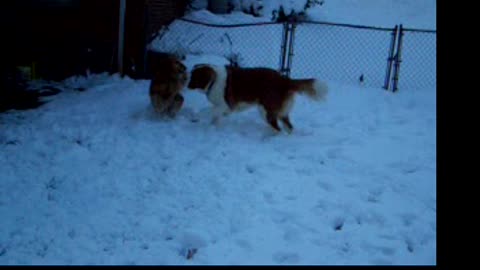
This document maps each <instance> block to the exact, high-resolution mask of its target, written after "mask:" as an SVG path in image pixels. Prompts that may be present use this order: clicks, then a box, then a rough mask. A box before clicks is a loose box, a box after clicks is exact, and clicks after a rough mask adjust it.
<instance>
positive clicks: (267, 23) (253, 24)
mask: <svg viewBox="0 0 480 270" xmlns="http://www.w3.org/2000/svg"><path fill="white" fill-rule="evenodd" d="M179 20H180V21H185V22H189V23H194V24H200V25H204V26H210V27H220V28H233V27H247V26H257V25H273V24H283V23H281V22H256V23H236V24H214V23H205V22H199V21H195V20H190V19H185V18H180V19H179Z"/></svg>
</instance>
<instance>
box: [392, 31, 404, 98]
mask: <svg viewBox="0 0 480 270" xmlns="http://www.w3.org/2000/svg"><path fill="white" fill-rule="evenodd" d="M402 41H403V25H401V24H400V30H399V33H398V44H397V54H396V55H395V64H394V66H393V92H396V91H397V90H398V79H399V75H400V63H401V62H402Z"/></svg>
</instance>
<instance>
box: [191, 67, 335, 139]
mask: <svg viewBox="0 0 480 270" xmlns="http://www.w3.org/2000/svg"><path fill="white" fill-rule="evenodd" d="M187 88H189V89H202V90H203V91H205V92H206V95H207V98H208V100H209V101H210V102H211V103H212V104H213V121H214V122H218V120H219V118H220V117H221V116H225V115H228V114H229V113H231V112H235V111H241V110H243V109H245V108H248V107H250V106H251V105H258V106H259V108H260V111H261V113H262V114H263V115H264V117H265V120H266V121H267V122H268V123H269V124H270V126H271V127H272V128H273V129H275V130H276V131H281V129H280V127H279V125H278V122H277V121H278V120H280V121H281V122H282V123H283V124H284V127H285V128H286V130H287V132H288V133H291V132H292V130H293V125H292V123H291V122H290V119H289V117H288V113H289V112H290V110H291V109H292V106H293V102H294V96H295V94H296V93H300V94H305V95H307V96H308V97H310V98H312V99H314V100H324V99H325V98H326V95H327V92H328V86H327V84H326V83H325V82H322V81H319V80H316V79H297V80H296V79H290V78H288V77H286V76H283V75H281V74H280V73H279V72H278V71H276V70H274V69H270V68H261V67H258V68H239V67H230V66H216V65H209V64H201V65H196V66H194V68H193V70H192V72H191V76H190V80H189V83H188V86H187Z"/></svg>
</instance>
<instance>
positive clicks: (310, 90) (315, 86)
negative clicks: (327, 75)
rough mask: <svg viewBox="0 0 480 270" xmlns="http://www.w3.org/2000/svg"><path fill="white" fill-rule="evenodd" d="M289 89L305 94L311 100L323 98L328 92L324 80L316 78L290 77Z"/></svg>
mask: <svg viewBox="0 0 480 270" xmlns="http://www.w3.org/2000/svg"><path fill="white" fill-rule="evenodd" d="M290 83H291V87H290V89H291V90H292V91H295V92H299V93H300V94H305V95H307V96H309V97H310V98H312V99H313V100H318V101H320V100H325V99H326V98H327V93H328V85H327V83H326V82H323V81H320V80H317V79H292V80H290Z"/></svg>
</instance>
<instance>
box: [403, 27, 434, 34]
mask: <svg viewBox="0 0 480 270" xmlns="http://www.w3.org/2000/svg"><path fill="white" fill-rule="evenodd" d="M403 31H408V32H416V33H430V34H436V33H437V30H428V29H415V28H405V27H404V28H403Z"/></svg>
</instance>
